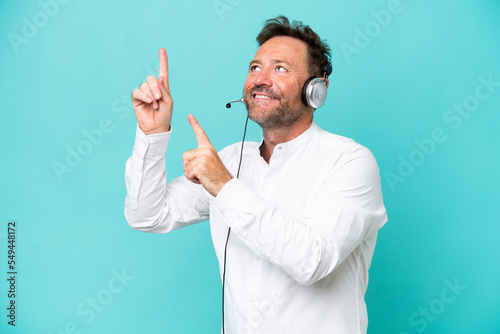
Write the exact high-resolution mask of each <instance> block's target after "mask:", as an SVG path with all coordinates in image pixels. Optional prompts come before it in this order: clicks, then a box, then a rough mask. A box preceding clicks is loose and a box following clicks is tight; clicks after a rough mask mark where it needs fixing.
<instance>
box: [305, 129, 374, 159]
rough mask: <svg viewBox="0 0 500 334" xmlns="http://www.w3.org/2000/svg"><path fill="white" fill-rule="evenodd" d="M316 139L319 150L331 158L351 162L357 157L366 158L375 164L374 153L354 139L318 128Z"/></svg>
mask: <svg viewBox="0 0 500 334" xmlns="http://www.w3.org/2000/svg"><path fill="white" fill-rule="evenodd" d="M315 137H316V142H317V145H318V146H319V149H320V150H321V151H323V152H324V153H325V154H328V155H329V156H334V157H336V158H337V160H351V159H353V158H355V157H357V158H359V157H364V158H366V159H368V160H373V162H375V157H374V156H373V154H372V152H371V151H370V150H369V149H368V148H367V147H365V146H363V145H361V144H359V143H357V142H356V141H355V140H354V139H352V138H349V137H344V136H341V135H337V134H334V133H331V132H328V131H326V130H323V129H321V128H319V127H317V131H316V136H315ZM338 162H340V161H338ZM375 163H376V162H375Z"/></svg>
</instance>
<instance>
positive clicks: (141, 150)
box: [134, 125, 172, 158]
mask: <svg viewBox="0 0 500 334" xmlns="http://www.w3.org/2000/svg"><path fill="white" fill-rule="evenodd" d="M171 133H172V126H170V131H168V132H162V133H154V134H151V135H146V134H145V133H144V132H143V131H142V130H141V128H140V127H139V125H137V128H136V131H135V143H134V149H135V150H134V151H135V152H136V153H137V154H138V155H139V156H141V157H148V158H153V157H157V156H162V155H165V152H166V151H167V145H168V141H169V139H170V134H171Z"/></svg>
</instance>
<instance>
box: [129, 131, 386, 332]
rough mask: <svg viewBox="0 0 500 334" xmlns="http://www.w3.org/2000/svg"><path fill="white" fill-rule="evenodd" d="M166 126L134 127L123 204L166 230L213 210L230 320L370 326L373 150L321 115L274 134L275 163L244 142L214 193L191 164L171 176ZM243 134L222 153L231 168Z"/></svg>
mask: <svg viewBox="0 0 500 334" xmlns="http://www.w3.org/2000/svg"><path fill="white" fill-rule="evenodd" d="M169 137H170V132H167V133H162V134H153V135H149V136H146V135H145V134H144V133H143V132H142V131H141V130H140V128H139V127H137V132H136V139H135V146H134V149H133V153H132V157H131V158H130V159H129V160H128V161H127V164H126V177H125V179H126V185H127V198H126V200H125V216H126V219H127V221H128V223H129V225H130V226H131V227H132V228H134V229H136V230H139V231H144V232H152V233H167V232H170V231H172V230H175V229H178V228H181V227H184V226H188V225H190V224H194V223H198V222H201V221H205V220H207V219H210V228H211V233H212V240H213V244H214V247H215V252H216V254H217V258H218V260H219V269H220V272H221V277H222V272H223V264H224V246H225V242H226V236H227V232H228V228H229V227H231V234H230V237H229V243H228V246H227V259H226V261H227V262H226V282H225V313H224V314H225V332H226V333H227V334H240V333H244V334H247V333H286V334H294V333H297V334H304V333H308V334H322V333H332V334H333V333H335V334H350V333H358V334H359V333H366V331H367V326H368V317H367V311H366V304H365V301H364V296H365V292H366V288H367V284H368V268H369V267H370V262H371V259H372V256H373V251H374V248H375V242H376V239H377V231H378V230H379V229H380V228H381V227H382V226H383V225H384V224H385V222H386V221H387V215H386V211H385V207H384V204H383V200H382V192H381V187H380V174H379V169H378V166H377V163H376V161H375V158H374V157H373V155H372V153H371V152H370V151H369V150H368V149H367V148H365V147H363V146H361V145H359V144H357V143H356V142H354V141H353V140H352V139H349V138H345V137H342V136H338V135H334V134H331V133H329V132H326V131H324V130H322V129H320V128H319V127H318V126H317V125H316V124H315V123H314V122H313V123H312V124H311V126H310V127H309V128H308V129H307V130H306V131H305V132H304V133H302V134H301V135H299V136H298V137H296V138H294V139H292V140H291V141H289V142H286V143H282V144H279V145H277V146H276V147H275V148H274V152H273V155H272V157H271V160H270V161H269V164H267V163H266V162H265V161H264V159H263V158H262V157H261V155H260V145H261V143H257V142H245V147H244V153H243V161H242V165H241V171H240V177H239V178H238V179H237V178H233V179H232V180H231V181H229V182H228V183H227V184H226V185H225V186H224V187H223V188H222V189H221V191H220V192H219V194H218V195H217V197H213V196H212V195H210V194H209V193H208V192H207V191H206V190H205V189H204V188H203V187H202V186H201V185H197V184H194V183H192V182H190V181H188V180H187V179H186V178H185V177H184V176H181V177H178V178H176V179H174V180H172V181H171V182H169V183H168V184H167V183H166V171H165V151H166V148H167V143H168V140H169ZM240 147H241V143H236V144H233V145H230V146H227V147H226V148H224V149H223V150H221V151H220V152H219V155H220V157H221V159H222V161H223V163H224V165H225V166H226V168H227V169H228V171H229V172H230V173H231V175H233V176H234V177H235V176H236V173H237V169H238V163H239V156H240Z"/></svg>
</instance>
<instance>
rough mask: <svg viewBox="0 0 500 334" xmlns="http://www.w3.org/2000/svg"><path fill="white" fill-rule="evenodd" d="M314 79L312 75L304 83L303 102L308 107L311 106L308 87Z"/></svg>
mask: <svg viewBox="0 0 500 334" xmlns="http://www.w3.org/2000/svg"><path fill="white" fill-rule="evenodd" d="M313 79H314V77H310V78H309V79H307V81H306V83H305V84H304V88H302V102H304V104H305V105H306V107H311V106H310V105H309V101H308V98H307V87H309V83H310V82H311V81H312V80H313Z"/></svg>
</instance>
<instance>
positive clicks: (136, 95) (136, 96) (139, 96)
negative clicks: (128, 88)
mask: <svg viewBox="0 0 500 334" xmlns="http://www.w3.org/2000/svg"><path fill="white" fill-rule="evenodd" d="M134 101H140V102H144V103H151V102H153V100H151V98H150V97H149V96H147V95H146V94H144V92H143V91H141V90H140V89H134V91H133V92H132V102H134Z"/></svg>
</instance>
